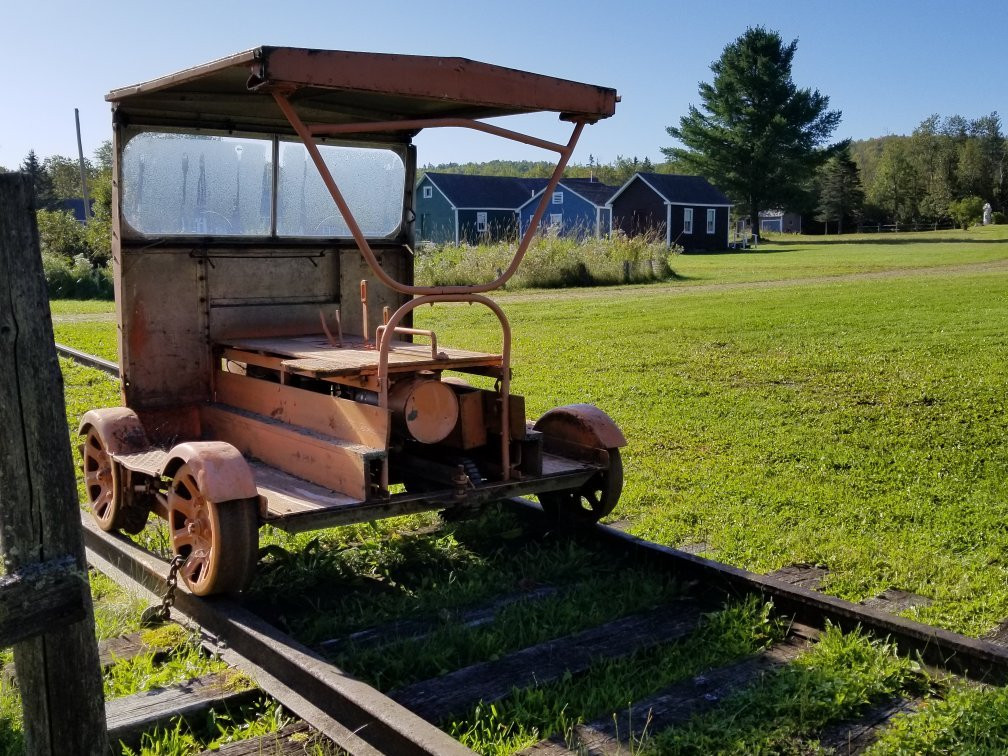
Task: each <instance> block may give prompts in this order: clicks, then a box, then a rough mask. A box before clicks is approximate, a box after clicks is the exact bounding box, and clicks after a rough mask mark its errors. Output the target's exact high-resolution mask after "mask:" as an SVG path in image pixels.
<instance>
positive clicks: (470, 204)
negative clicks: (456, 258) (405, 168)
mask: <svg viewBox="0 0 1008 756" xmlns="http://www.w3.org/2000/svg"><path fill="white" fill-rule="evenodd" d="M546 183H547V182H546V179H538V178H516V177H513V176H467V175H463V174H456V173H427V174H425V175H424V177H423V178H422V179H420V181H419V183H418V184H417V187H416V200H415V204H414V206H415V208H416V221H415V225H414V228H415V229H416V238H417V241H428V242H434V243H435V244H446V243H448V244H478V243H480V242H496V241H501V240H507V239H514V238H516V237H517V236H518V229H519V227H518V208H519V207H521V206H522V205H523V204H525V202H526V201H527V200H528V199H529V198H531V197H532V196H533V195H534V194H536V193H537V192H541V191H542V189H543V188H545V186H546Z"/></svg>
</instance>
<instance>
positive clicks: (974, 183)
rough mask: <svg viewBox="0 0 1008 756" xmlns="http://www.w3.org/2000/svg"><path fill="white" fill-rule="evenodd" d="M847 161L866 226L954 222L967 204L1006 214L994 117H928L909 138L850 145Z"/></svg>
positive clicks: (1001, 139) (1007, 198)
mask: <svg viewBox="0 0 1008 756" xmlns="http://www.w3.org/2000/svg"><path fill="white" fill-rule="evenodd" d="M851 155H852V157H853V159H854V161H855V162H856V163H857V165H858V168H859V169H860V172H861V176H862V180H863V183H864V186H865V207H864V215H865V216H866V218H869V219H871V220H876V219H881V220H885V221H887V222H889V223H909V222H912V221H924V222H931V221H941V220H947V219H953V220H957V221H958V220H960V219H961V216H962V206H963V203H964V202H966V201H967V200H968V202H966V204H972V205H976V204H977V201H979V204H980V207H981V208H982V206H983V203H985V202H989V203H990V204H991V207H992V208H993V209H994V210H995V211H997V212H999V213H1005V212H1006V211H1008V171H1006V170H1005V169H1006V166H1005V161H1006V158H1008V141H1006V139H1005V136H1004V134H1003V133H1002V131H1001V118H1000V116H999V115H998V114H997V113H996V112H993V113H990V114H989V115H985V116H981V117H980V118H976V119H972V120H971V119H968V118H965V117H963V116H961V115H952V116H947V117H944V118H943V117H941V116H940V115H938V114H935V115H931V116H929V117H927V118H925V119H924V120H923V121H921V123H920V125H919V126H918V127H917V128H916V129H914V130H913V133H912V134H910V136H888V137H882V138H879V139H868V140H864V141H861V142H854V143H853V144H852V145H851ZM977 213H979V211H977ZM968 214H969V213H968Z"/></svg>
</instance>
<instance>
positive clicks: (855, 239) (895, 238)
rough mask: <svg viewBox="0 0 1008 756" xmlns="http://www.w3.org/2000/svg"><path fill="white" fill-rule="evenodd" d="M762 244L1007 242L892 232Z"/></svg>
mask: <svg viewBox="0 0 1008 756" xmlns="http://www.w3.org/2000/svg"><path fill="white" fill-rule="evenodd" d="M910 233H925V232H910ZM763 243H764V244H769V245H773V246H775V247H808V246H827V245H834V244H893V245H905V244H1008V239H983V238H969V237H963V236H926V237H920V236H913V237H909V238H908V237H901V236H899V235H896V234H893V235H892V236H871V237H869V238H865V237H864V236H854V235H851V236H849V237H846V236H840V237H837V236H835V235H834V236H824V237H822V238H820V239H809V238H808V237H805V238H802V239H769V240H767V241H765V242H763ZM750 251H759V252H764V251H775V252H783V251H784V250H764V249H761V248H759V249H750Z"/></svg>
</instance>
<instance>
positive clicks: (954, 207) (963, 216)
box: [949, 196, 984, 231]
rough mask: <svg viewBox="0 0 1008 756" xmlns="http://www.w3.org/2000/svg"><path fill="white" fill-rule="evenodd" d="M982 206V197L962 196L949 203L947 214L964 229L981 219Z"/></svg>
mask: <svg viewBox="0 0 1008 756" xmlns="http://www.w3.org/2000/svg"><path fill="white" fill-rule="evenodd" d="M983 206H984V201H983V198H982V197H976V196H974V197H963V198H962V199H961V200H956V201H955V202H952V203H950V204H949V215H951V216H952V220H954V221H955V222H956V225H958V226H961V227H962V229H963V230H964V231H965V230H966V229H968V228H969V227H970V226H971V225H973V224H974V223H979V222H980V221H981V220H982V219H983Z"/></svg>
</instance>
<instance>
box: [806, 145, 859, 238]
mask: <svg viewBox="0 0 1008 756" xmlns="http://www.w3.org/2000/svg"><path fill="white" fill-rule="evenodd" d="M862 205H864V189H863V188H862V187H861V174H860V172H859V171H858V167H857V164H856V163H855V162H854V161H853V160H851V158H850V155H849V154H847V152H846V151H844V152H842V153H840V154H838V155H834V156H833V157H831V158H830V159H829V160H827V161H826V163H825V164H824V165H823V166H822V168H820V169H819V205H818V206H817V207H816V220H820V221H822V222H823V223H825V224H826V229H827V233H828V231H829V223H830V221H836V222H837V233H838V234H842V233H843V222H844V219H845V218H855V217H856V216H857V215H858V213H859V212H860V211H861V207H862Z"/></svg>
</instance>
